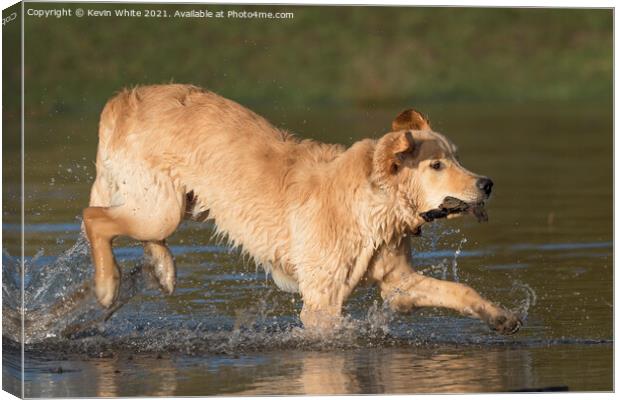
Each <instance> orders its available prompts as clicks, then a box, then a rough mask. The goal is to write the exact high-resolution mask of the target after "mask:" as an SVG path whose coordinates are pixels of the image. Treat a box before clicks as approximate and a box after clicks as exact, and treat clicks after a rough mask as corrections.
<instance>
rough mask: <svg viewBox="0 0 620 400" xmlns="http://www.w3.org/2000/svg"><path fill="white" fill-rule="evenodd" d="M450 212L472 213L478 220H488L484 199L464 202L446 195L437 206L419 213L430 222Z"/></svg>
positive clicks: (444, 216)
mask: <svg viewBox="0 0 620 400" xmlns="http://www.w3.org/2000/svg"><path fill="white" fill-rule="evenodd" d="M450 214H473V215H474V216H475V217H476V219H478V222H482V221H485V222H486V221H488V219H489V217H488V215H487V212H486V210H485V209H484V201H481V202H479V203H466V202H464V201H463V200H460V199H457V198H456V197H451V196H448V197H446V198H445V199H443V201H442V202H441V204H440V205H439V207H437V208H435V209H432V210H430V211H426V212H423V213H421V214H420V216H421V217H422V218H424V221H426V222H430V221H433V220H435V219H441V218H446V217H447V216H448V215H450Z"/></svg>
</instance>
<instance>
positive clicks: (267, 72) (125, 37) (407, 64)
mask: <svg viewBox="0 0 620 400" xmlns="http://www.w3.org/2000/svg"><path fill="white" fill-rule="evenodd" d="M63 7H64V8H71V9H74V10H75V9H76V8H78V7H82V8H84V9H107V10H113V9H120V8H132V9H136V10H139V9H140V10H146V9H161V10H167V11H168V12H174V10H183V11H187V10H191V9H194V10H200V9H203V10H204V9H209V10H212V11H217V10H229V9H237V10H259V11H274V12H276V11H287V12H294V14H295V16H294V18H293V19H281V20H273V19H272V20H268V19H260V20H259V19H215V18H212V19H201V18H164V19H162V18H117V17H108V18H106V17H99V18H96V17H88V16H86V17H83V18H76V17H67V18H60V19H57V18H48V19H44V18H36V17H32V16H27V17H26V20H25V40H26V53H25V58H26V66H25V67H26V68H25V78H26V106H27V113H28V115H41V114H43V115H44V114H48V113H84V112H89V111H92V112H98V111H99V110H100V109H101V107H102V105H103V104H104V102H105V100H106V99H107V98H109V97H110V96H111V95H112V94H113V93H114V92H115V91H117V90H119V89H120V88H122V87H124V86H130V85H136V84H143V83H160V82H170V81H174V82H188V83H194V84H197V85H201V86H204V87H207V88H209V89H211V90H213V91H216V92H218V93H220V94H222V95H224V96H226V97H229V98H233V99H235V100H237V101H240V102H242V103H243V104H246V105H249V106H252V105H261V106H265V107H270V106H277V105H284V104H285V105H286V108H287V109H293V108H296V109H303V107H305V106H308V105H330V106H338V105H347V106H352V105H355V106H365V107H368V106H373V105H386V104H401V105H402V104H406V105H417V104H419V103H431V102H474V101H475V102H498V101H501V102H530V103H531V102H593V101H594V102H605V103H606V104H609V105H611V98H612V84H611V83H612V32H613V19H612V10H610V9H608V10H604V9H596V10H587V9H531V8H529V9H512V8H494V9H489V8H486V9H485V8H419V7H326V6H323V7H319V6H278V7H274V6H266V5H265V6H262V5H261V6H219V5H156V6H148V5H122V4H101V5H95V4H92V3H90V4H81V5H80V4H74V3H73V4H61V3H56V4H53V5H50V4H38V3H27V4H26V8H36V9H46V8H57V9H58V8H63ZM15 73H18V72H17V71H16V72H15Z"/></svg>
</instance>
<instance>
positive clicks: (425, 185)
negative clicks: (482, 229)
mask: <svg viewBox="0 0 620 400" xmlns="http://www.w3.org/2000/svg"><path fill="white" fill-rule="evenodd" d="M372 179H373V182H374V183H375V184H376V185H377V186H379V187H380V188H382V190H385V191H388V192H390V193H392V194H394V195H395V196H394V199H395V201H396V202H397V204H395V205H396V206H398V207H399V209H400V210H401V211H402V212H405V213H407V214H410V215H409V217H410V218H407V220H409V221H411V217H422V218H423V219H424V220H425V221H431V220H433V219H436V218H442V217H453V216H457V215H461V214H464V213H473V214H475V215H476V216H477V217H478V219H486V213H485V212H484V208H483V207H484V202H485V201H486V200H487V199H488V198H489V196H490V195H491V189H492V187H493V181H491V179H489V178H488V177H486V176H481V175H478V174H475V173H473V172H471V171H468V170H467V169H465V168H464V167H463V166H462V165H461V164H460V163H459V161H458V159H457V155H456V146H455V145H454V144H453V143H452V142H451V141H449V140H448V139H447V138H446V137H445V136H443V135H441V134H439V133H437V132H434V131H433V130H432V129H431V126H430V123H429V122H428V120H427V119H426V118H424V117H423V116H422V115H421V114H420V113H419V112H417V111H415V110H413V109H409V110H405V111H403V112H402V113H400V114H399V115H398V116H397V117H396V119H395V120H394V121H393V122H392V131H391V132H390V133H387V134H386V135H384V136H383V137H382V138H381V139H379V141H378V142H377V146H376V148H375V152H374V155H373V171H372ZM418 220H419V218H418Z"/></svg>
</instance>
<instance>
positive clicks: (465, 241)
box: [452, 237, 467, 282]
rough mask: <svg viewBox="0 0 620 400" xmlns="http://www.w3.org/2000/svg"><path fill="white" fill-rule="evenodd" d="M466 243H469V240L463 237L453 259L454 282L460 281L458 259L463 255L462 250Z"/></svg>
mask: <svg viewBox="0 0 620 400" xmlns="http://www.w3.org/2000/svg"><path fill="white" fill-rule="evenodd" d="M465 243H467V238H465V237H463V238H462V239H461V241H460V242H459V245H458V247H457V248H456V251H455V252H454V257H453V258H452V279H453V280H454V282H458V281H459V274H458V268H457V267H458V261H457V258H459V255H460V254H461V248H462V247H463V245H464V244H465Z"/></svg>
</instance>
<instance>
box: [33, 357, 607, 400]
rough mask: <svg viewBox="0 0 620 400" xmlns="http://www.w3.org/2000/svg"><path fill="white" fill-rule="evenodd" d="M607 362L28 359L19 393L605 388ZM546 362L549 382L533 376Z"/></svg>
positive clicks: (512, 359)
mask: <svg viewBox="0 0 620 400" xmlns="http://www.w3.org/2000/svg"><path fill="white" fill-rule="evenodd" d="M585 354H589V355H590V358H591V360H597V361H596V362H591V363H589V365H588V366H589V369H590V371H589V373H590V374H591V375H590V377H587V376H581V377H574V376H572V375H571V372H570V371H571V370H573V369H574V368H580V367H582V363H583V356H584V355H585ZM592 355H594V356H595V357H592ZM611 363H612V352H611V348H610V346H608V345H602V346H571V347H557V348H556V349H555V351H553V352H550V351H548V350H546V349H545V348H542V347H537V348H527V349H519V348H491V349H489V348H455V347H438V348H434V349H431V348H425V347H417V348H388V349H358V350H347V351H333V352H309V351H301V352H289V353H288V354H287V355H284V354H283V353H266V354H265V353H263V354H248V355H245V356H216V355H211V356H203V357H195V356H194V357H191V356H172V357H170V356H163V357H162V356H158V355H155V354H149V355H132V356H127V355H122V356H121V355H113V356H106V357H105V358H96V359H87V360H80V359H75V360H67V361H62V362H58V361H46V360H41V359H34V358H32V359H30V360H29V363H28V364H29V365H30V368H29V371H30V372H29V373H27V375H28V376H27V379H32V378H34V377H35V376H36V381H35V380H32V381H30V382H29V384H28V385H27V386H26V388H27V391H26V396H44V397H57V396H104V397H111V396H140V395H142V396H193V395H213V394H238V395H274V394H288V395H296V394H312V395H321V394H353V393H367V394H376V393H401V394H405V393H479V392H501V391H513V390H522V389H535V388H542V387H550V386H554V387H568V388H569V389H571V390H584V389H587V390H609V388H611V376H609V375H606V374H604V373H602V372H603V371H605V370H607V369H608V368H610V367H611ZM59 364H60V365H59ZM551 364H553V365H555V366H554V367H553V368H554V369H555V375H554V378H552V379H546V380H544V379H541V378H540V376H541V375H542V374H543V373H544V372H545V370H546V369H548V368H549V365H551ZM59 366H60V367H61V368H62V370H63V371H62V373H59V372H58V368H59ZM29 377H30V378H29ZM569 377H570V378H569Z"/></svg>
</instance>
